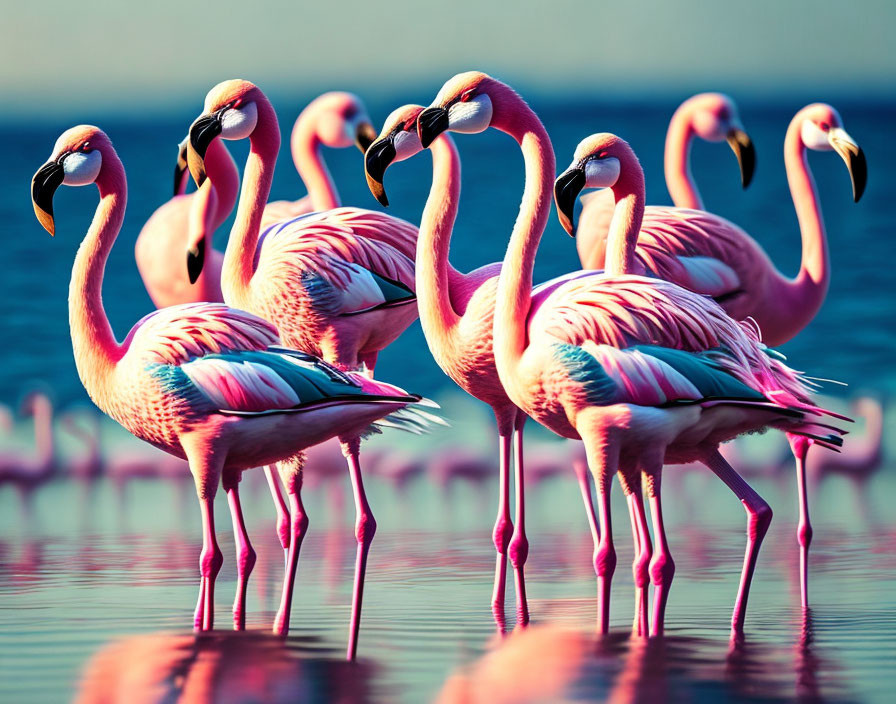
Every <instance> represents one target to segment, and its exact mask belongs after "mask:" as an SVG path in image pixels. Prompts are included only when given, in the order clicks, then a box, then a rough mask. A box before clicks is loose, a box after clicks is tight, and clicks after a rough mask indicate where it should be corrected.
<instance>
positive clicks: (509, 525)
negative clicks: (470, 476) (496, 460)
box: [492, 424, 513, 632]
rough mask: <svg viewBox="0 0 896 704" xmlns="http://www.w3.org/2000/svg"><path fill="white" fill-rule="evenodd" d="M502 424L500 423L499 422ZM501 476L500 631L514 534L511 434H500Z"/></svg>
mask: <svg viewBox="0 0 896 704" xmlns="http://www.w3.org/2000/svg"><path fill="white" fill-rule="evenodd" d="M499 425H500V424H499ZM498 441H499V443H500V445H499V457H500V468H499V469H500V476H499V483H498V518H497V519H496V520H495V528H494V530H493V531H492V540H493V541H494V543H495V550H496V551H497V554H496V557H495V587H494V590H493V591H492V613H493V614H494V616H495V622H496V623H497V625H498V631H499V632H503V631H504V585H505V583H506V581H507V548H508V546H509V545H510V538H511V537H512V535H513V522H512V521H511V520H510V443H511V436H510V435H509V434H506V433H505V434H503V435H500V434H499V436H498Z"/></svg>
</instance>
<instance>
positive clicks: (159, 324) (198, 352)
mask: <svg viewBox="0 0 896 704" xmlns="http://www.w3.org/2000/svg"><path fill="white" fill-rule="evenodd" d="M278 343H279V337H278V335H277V330H276V329H275V328H274V326H272V325H271V324H270V323H268V322H267V321H265V320H262V319H261V318H259V317H256V316H254V315H252V314H251V313H247V312H245V311H242V310H237V309H236V308H230V307H229V306H226V305H224V304H223V303H188V304H184V305H179V306H170V307H169V308H161V309H159V310H157V311H153V312H152V313H150V314H149V315H146V316H144V317H143V318H142V319H141V320H140V321H138V322H137V324H136V325H134V327H133V328H131V331H130V332H129V333H128V336H127V338H125V341H124V345H123V346H124V348H125V350H126V353H127V354H128V355H129V356H133V355H137V356H139V357H140V359H141V361H143V362H145V363H156V364H182V363H185V362H189V361H190V360H192V359H195V358H197V357H201V356H203V355H207V354H218V353H223V352H237V351H248V350H263V349H266V348H267V347H269V346H270V345H276V344H278Z"/></svg>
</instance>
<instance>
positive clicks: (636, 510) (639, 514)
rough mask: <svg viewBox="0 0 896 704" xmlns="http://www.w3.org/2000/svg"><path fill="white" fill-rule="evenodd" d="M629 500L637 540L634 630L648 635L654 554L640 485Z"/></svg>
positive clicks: (634, 566)
mask: <svg viewBox="0 0 896 704" xmlns="http://www.w3.org/2000/svg"><path fill="white" fill-rule="evenodd" d="M628 502H629V513H630V515H631V519H632V535H633V538H634V541H635V560H634V562H633V563H632V574H633V576H634V582H635V622H634V625H633V627H632V631H633V633H635V635H639V636H646V635H647V634H648V632H649V623H650V619H649V616H648V608H649V601H648V595H647V588H648V586H649V585H650V560H651V558H652V556H653V546H652V545H651V543H650V529H649V528H648V526H647V514H646V512H645V510H644V497H643V495H642V494H641V489H640V487H639V488H637V489H636V490H635V491H633V492H632V493H631V494H629V496H628Z"/></svg>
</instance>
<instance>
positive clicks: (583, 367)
mask: <svg viewBox="0 0 896 704" xmlns="http://www.w3.org/2000/svg"><path fill="white" fill-rule="evenodd" d="M551 348H552V349H553V351H554V358H555V359H557V361H559V362H560V363H561V364H562V365H563V366H564V367H566V370H567V371H568V372H569V377H570V378H571V379H572V380H573V381H576V382H578V383H579V384H581V385H582V387H583V388H584V390H585V398H586V399H587V400H588V402H589V403H593V404H595V405H597V406H604V405H608V404H611V403H614V402H615V401H616V396H617V391H618V390H617V388H616V382H615V381H613V379H611V378H610V377H609V376H608V375H607V373H606V372H605V371H604V368H603V367H602V366H601V365H600V362H598V361H597V360H596V359H595V358H594V356H593V355H590V354H588V352H586V351H585V350H583V349H582V348H581V347H578V346H577V345H568V344H566V343H563V342H557V343H555V344H553V345H551Z"/></svg>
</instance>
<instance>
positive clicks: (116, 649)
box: [0, 466, 896, 702]
mask: <svg viewBox="0 0 896 704" xmlns="http://www.w3.org/2000/svg"><path fill="white" fill-rule="evenodd" d="M892 470H893V467H892V466H891V467H887V468H885V470H884V471H883V472H882V473H880V474H879V475H878V476H877V477H876V478H875V479H874V480H873V481H872V483H871V484H870V485H869V486H867V487H865V489H864V490H863V491H859V490H857V489H856V488H855V487H853V486H852V485H851V484H849V483H847V482H846V481H844V480H836V479H835V480H831V481H830V482H829V483H827V484H824V485H822V487H821V489H820V490H819V491H818V492H816V494H815V496H814V498H813V508H814V516H815V521H814V523H815V527H816V537H815V541H814V543H813V546H812V553H811V556H812V557H811V575H812V581H811V601H812V611H811V614H810V615H808V616H806V617H803V616H802V615H801V613H800V608H799V596H798V585H797V571H796V562H795V559H796V557H797V551H796V545H795V539H794V533H793V531H794V520H793V519H794V511H793V510H792V508H791V506H792V504H794V503H795V496H794V495H793V491H792V489H791V481H790V477H789V476H788V477H785V478H784V480H782V481H781V482H768V481H758V482H756V487H757V489H758V490H759V491H760V493H762V494H763V495H765V496H766V497H767V498H769V500H770V503H772V505H773V507H774V509H775V512H776V518H775V521H774V522H773V525H772V529H771V531H770V533H769V536H768V538H767V539H766V543H765V545H764V549H763V552H762V555H761V557H760V562H759V568H758V570H757V573H756V579H755V582H754V591H753V593H752V594H751V599H750V610H749V614H748V620H747V631H746V637H745V640H744V642H743V643H740V644H736V645H732V644H731V643H729V638H728V635H729V634H728V628H727V624H728V622H729V618H730V609H731V607H732V604H733V598H734V593H735V590H736V586H737V578H738V574H739V569H740V564H741V561H742V556H743V546H744V534H743V528H744V514H743V511H742V510H741V509H740V508H739V506H738V504H737V501H736V500H735V499H734V498H733V497H732V496H731V495H730V494H727V493H726V491H725V490H724V488H722V487H721V485H718V484H717V483H716V482H714V481H711V480H710V479H709V478H708V477H706V476H701V475H700V473H699V472H694V473H688V474H687V475H686V476H685V475H681V476H676V477H671V476H670V478H669V480H668V482H667V483H668V485H669V486H668V488H667V489H666V491H665V505H666V507H667V511H668V516H667V524H668V531H669V535H670V539H671V548H672V550H673V555H674V557H675V560H676V567H677V571H676V577H675V582H674V585H673V589H672V593H671V597H670V601H669V606H668V616H667V621H666V627H667V634H666V637H665V638H663V639H660V640H658V641H654V642H651V643H649V644H645V643H644V642H643V641H641V640H639V639H630V637H629V635H628V633H629V628H630V624H631V616H632V605H633V599H632V583H631V575H630V571H629V569H628V565H629V563H630V559H631V553H630V550H631V547H630V540H629V533H628V531H627V528H628V524H627V521H625V517H626V514H625V509H624V504H623V503H622V502H621V496H620V492H618V491H617V492H615V499H616V505H615V506H614V514H615V516H616V517H617V522H616V527H615V535H616V540H617V545H618V548H617V549H618V551H619V567H618V569H617V572H616V577H615V579H614V585H613V586H614V592H613V602H612V632H611V634H610V636H609V637H608V638H607V639H604V640H602V641H597V640H595V639H594V638H593V637H592V636H591V635H590V634H591V632H592V631H593V625H594V619H595V602H594V594H595V586H594V573H593V571H592V568H591V559H590V555H591V545H590V535H589V533H588V531H587V526H586V524H585V521H584V517H583V515H582V512H581V510H580V505H579V500H578V495H577V490H576V487H575V485H574V484H573V483H572V482H571V481H567V480H561V479H555V480H550V481H547V482H545V483H543V484H542V485H539V486H537V487H534V488H531V489H530V491H529V504H528V509H529V516H528V526H527V527H528V534H529V538H530V543H531V557H530V560H529V563H528V565H527V573H528V591H529V598H530V609H531V611H532V627H530V628H529V629H527V630H523V631H518V632H516V633H513V635H511V636H509V637H506V638H503V639H502V638H500V637H499V636H498V635H497V629H496V627H495V623H494V621H493V618H492V614H491V610H490V606H489V601H490V593H491V580H492V575H493V568H494V557H493V556H494V552H493V548H492V546H491V543H490V537H489V536H490V527H491V525H490V524H491V515H492V507H493V505H494V498H495V497H494V496H493V495H492V494H493V492H492V486H491V485H492V482H491V481H488V482H485V483H475V484H470V483H464V482H456V483H453V484H451V485H449V487H448V488H447V490H439V489H437V488H436V487H435V486H433V485H432V484H429V483H425V482H424V481H422V480H418V481H416V482H415V483H413V484H412V485H411V486H410V487H408V490H407V492H406V493H405V494H402V495H396V493H395V492H394V490H393V489H391V488H390V487H389V486H387V485H385V484H383V483H380V482H378V481H376V480H371V482H370V485H371V499H372V503H373V506H374V508H375V511H376V515H377V518H378V521H379V531H378V533H377V536H376V539H375V541H374V544H373V548H372V553H371V555H372V557H371V561H370V569H369V573H368V574H369V576H368V583H367V590H366V594H365V603H364V617H363V626H362V634H361V643H360V651H359V662H358V663H356V664H354V665H352V664H346V663H345V662H344V661H343V658H344V647H345V641H346V629H347V623H348V616H349V601H350V589H351V574H352V569H353V561H354V560H353V558H354V547H355V546H354V541H353V538H352V532H351V516H350V515H349V513H350V512H348V511H346V508H347V507H350V505H351V501H350V496H347V488H348V487H347V484H348V482H347V480H346V481H343V480H342V479H341V478H340V479H337V480H333V481H330V482H328V483H326V484H324V485H322V486H319V487H317V488H315V489H312V490H309V491H307V492H306V505H307V507H308V509H309V514H310V517H311V530H310V533H309V534H308V537H307V538H306V540H305V543H304V546H303V552H302V558H301V562H300V565H299V576H298V585H297V595H296V599H295V602H294V607H293V619H292V624H293V628H292V631H291V633H290V635H289V637H288V638H287V639H286V640H285V641H283V640H281V639H278V638H275V637H273V636H270V635H268V628H269V627H270V625H271V623H272V621H273V616H274V612H275V610H276V602H277V599H278V597H279V587H280V580H281V578H282V552H281V550H280V548H279V544H278V543H277V540H276V538H275V535H274V530H273V518H272V516H273V511H272V509H271V506H270V502H269V499H268V496H267V490H266V486H265V485H264V482H263V479H262V477H261V476H260V474H259V475H258V476H248V477H247V478H246V482H245V484H244V486H245V488H244V491H243V497H244V507H245V510H246V514H247V520H248V524H249V528H250V534H251V535H252V537H253V541H254V545H255V547H256V550H257V551H258V553H259V560H258V564H257V566H256V568H255V572H254V573H253V575H252V582H251V584H250V591H249V614H248V631H247V632H246V633H232V632H230V631H229V630H228V629H229V627H230V623H231V618H230V613H229V604H230V600H231V599H232V596H233V590H234V586H235V571H234V567H233V560H232V557H231V556H232V551H233V541H232V537H231V534H230V533H229V531H227V530H226V527H228V526H229V522H228V517H227V515H226V504H225V502H223V501H219V502H218V511H219V516H218V519H219V524H218V525H219V531H218V537H219V540H220V543H221V547H222V550H223V551H224V554H225V564H224V568H223V570H222V572H221V575H220V577H219V579H218V588H217V590H216V596H217V611H216V626H217V628H218V629H219V630H217V631H215V632H214V633H213V634H210V635H202V636H198V637H197V636H194V635H193V634H192V633H191V631H190V628H189V627H190V624H191V619H192V608H193V606H194V605H195V595H196V586H197V580H196V573H197V569H196V561H197V557H198V552H199V547H200V544H201V533H200V530H199V521H198V512H197V511H196V510H195V503H194V498H193V489H192V486H191V485H190V484H189V482H186V481H185V482H168V483H166V482H162V481H159V480H136V481H132V482H130V483H128V484H126V485H120V484H115V483H113V482H111V481H109V480H101V481H99V482H97V483H95V484H93V485H89V486H88V485H83V484H78V483H75V482H73V481H62V480H60V481H57V482H53V483H51V484H49V485H47V486H45V487H43V488H41V489H40V490H38V491H37V492H36V493H35V494H34V495H33V496H31V497H30V500H29V501H28V502H26V503H25V504H20V503H19V501H18V497H17V495H16V494H15V493H14V492H13V491H12V490H10V489H6V490H2V491H0V533H2V535H3V539H2V542H0V604H2V606H0V701H9V702H22V701H66V700H69V699H70V698H72V696H73V694H74V693H75V692H77V693H78V695H79V696H81V697H82V699H81V700H82V701H174V700H176V696H182V697H183V699H182V700H184V701H238V702H248V701H296V700H302V701H345V702H349V701H381V702H392V701H400V702H421V701H430V700H433V699H434V698H435V697H436V696H437V694H439V693H441V694H442V696H443V697H444V701H489V702H499V701H567V700H569V701H590V700H593V699H595V698H600V699H603V698H605V697H610V698H611V699H612V700H613V701H647V700H649V701H664V700H668V701H718V700H720V698H724V699H727V700H733V701H784V700H794V699H796V700H799V701H816V700H818V701H863V702H864V701H887V700H888V699H889V695H891V694H892V692H891V689H892V680H891V675H892V666H893V657H894V654H896V598H894V591H893V589H892V584H893V579H894V577H896V558H894V548H896V516H894V511H893V508H892V502H891V499H890V497H892V496H893V491H894V489H896V481H894V479H896V475H894V473H893V472H892ZM670 472H671V470H670ZM343 492H346V493H345V494H344V493H343ZM159 515H164V516H167V518H166V520H164V521H160V520H159ZM512 594H513V591H512V585H511V584H508V610H507V618H508V624H507V626H508V629H509V630H513V627H514V617H513V611H514V609H513V603H512ZM99 692H103V693H104V696H105V697H107V698H103V697H100V696H99V694H98V693H99ZM473 694H475V696H473ZM113 695H114V696H113ZM468 696H472V697H473V698H468V699H464V697H468ZM116 697H118V698H116Z"/></svg>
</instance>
